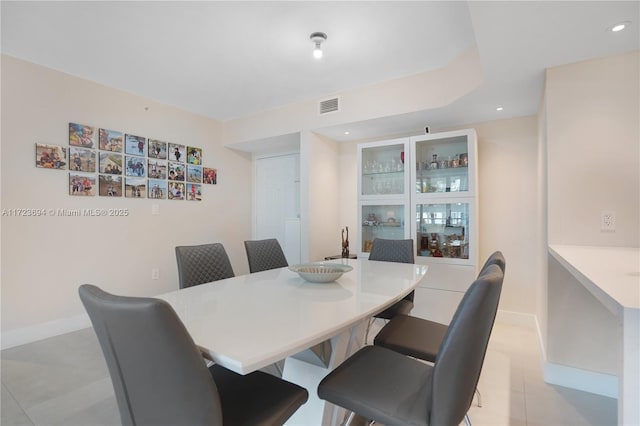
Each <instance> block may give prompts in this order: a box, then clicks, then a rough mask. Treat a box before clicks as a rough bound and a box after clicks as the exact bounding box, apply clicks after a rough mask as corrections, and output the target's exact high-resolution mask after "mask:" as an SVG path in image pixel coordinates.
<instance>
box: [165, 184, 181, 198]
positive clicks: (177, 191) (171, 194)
mask: <svg viewBox="0 0 640 426" xmlns="http://www.w3.org/2000/svg"><path fill="white" fill-rule="evenodd" d="M167 198H169V199H170V200H184V183H182V182H169V190H168V192H167Z"/></svg>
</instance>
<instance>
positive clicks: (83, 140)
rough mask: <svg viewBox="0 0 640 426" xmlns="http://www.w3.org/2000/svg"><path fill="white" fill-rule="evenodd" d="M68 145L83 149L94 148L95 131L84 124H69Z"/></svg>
mask: <svg viewBox="0 0 640 426" xmlns="http://www.w3.org/2000/svg"><path fill="white" fill-rule="evenodd" d="M69 145H72V146H80V147H83V148H94V147H95V130H94V128H93V127H91V126H85V125H84V124H78V123H69Z"/></svg>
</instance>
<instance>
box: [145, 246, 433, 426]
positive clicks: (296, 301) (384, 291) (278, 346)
mask: <svg viewBox="0 0 640 426" xmlns="http://www.w3.org/2000/svg"><path fill="white" fill-rule="evenodd" d="M321 263H325V264H326V263H340V264H348V265H351V266H352V267H353V270H352V271H350V272H346V273H345V274H344V275H342V276H341V277H340V278H339V279H338V280H336V281H335V282H331V283H312V282H308V281H305V280H304V279H302V278H301V277H300V276H298V274H297V273H295V272H292V271H290V270H289V269H288V268H279V269H273V270H268V271H263V272H258V273H254V274H249V275H242V276H237V277H234V278H228V279H224V280H220V281H215V282H212V283H207V284H202V285H198V286H194V287H190V288H186V289H181V290H177V291H173V292H170V293H165V294H162V295H159V296H158V298H160V299H164V300H166V301H167V302H169V304H170V305H171V306H172V307H173V308H174V310H175V311H176V313H177V314H178V316H179V317H180V319H181V320H182V322H183V323H184V325H185V327H186V328H187V330H188V331H189V333H190V334H191V336H192V337H193V340H194V341H195V343H196V345H198V347H199V348H200V350H201V351H202V352H203V354H204V355H205V356H206V357H207V358H210V359H211V360H212V361H214V362H215V363H217V364H219V365H221V366H223V367H226V368H228V369H230V370H233V371H235V372H237V373H239V374H249V373H251V372H253V371H256V370H259V369H262V368H264V367H267V366H269V365H271V364H273V363H276V362H277V361H280V360H282V359H285V358H286V361H285V366H284V372H283V378H285V379H287V380H289V381H291V382H294V383H297V384H299V385H301V386H304V387H306V388H307V390H308V391H309V401H308V402H307V403H306V404H305V405H304V406H302V407H301V408H300V409H299V410H298V411H297V412H296V414H295V415H294V416H293V417H292V418H291V419H289V421H288V422H287V424H291V425H304V426H309V425H325V424H327V425H328V424H336V423H339V422H340V420H341V419H340V416H341V415H342V412H341V411H340V410H339V409H337V408H336V407H334V406H332V405H331V404H329V403H325V402H324V401H322V400H320V399H318V397H317V384H318V382H319V381H320V380H321V379H322V377H324V376H325V375H326V374H327V373H328V372H329V371H331V370H332V369H333V368H335V367H336V366H337V365H339V364H340V363H341V362H342V361H343V360H344V359H345V358H346V357H348V356H349V355H350V354H352V353H353V352H355V351H356V350H357V349H358V348H359V347H361V346H362V344H363V342H362V337H363V336H364V331H365V328H366V324H367V321H368V319H369V318H370V317H371V316H373V315H374V314H376V313H378V312H381V311H383V310H384V309H385V308H386V307H388V306H390V305H392V304H393V303H395V302H396V301H398V300H400V299H402V298H403V297H404V296H406V295H407V294H408V293H410V292H411V291H412V290H413V289H414V288H415V287H416V286H417V285H418V284H419V283H420V280H421V279H422V278H423V277H424V276H425V274H426V272H427V266H426V265H416V264H406V263H393V262H377V261H369V260H365V259H339V260H335V261H329V262H321ZM309 348H315V350H314V352H310V351H307V350H308V349H309ZM327 349H328V351H327ZM323 351H324V352H323ZM314 353H315V354H316V355H314ZM318 353H320V355H318Z"/></svg>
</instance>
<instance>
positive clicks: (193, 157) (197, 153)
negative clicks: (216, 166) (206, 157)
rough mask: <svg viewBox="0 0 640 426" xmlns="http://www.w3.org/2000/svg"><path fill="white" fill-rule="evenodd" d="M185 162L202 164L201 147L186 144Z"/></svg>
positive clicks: (196, 164)
mask: <svg viewBox="0 0 640 426" xmlns="http://www.w3.org/2000/svg"><path fill="white" fill-rule="evenodd" d="M187 163H189V164H193V165H195V166H200V165H202V148H198V147H195V146H187Z"/></svg>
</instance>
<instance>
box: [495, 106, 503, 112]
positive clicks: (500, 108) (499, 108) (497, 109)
mask: <svg viewBox="0 0 640 426" xmlns="http://www.w3.org/2000/svg"><path fill="white" fill-rule="evenodd" d="M503 109H504V108H502V107H498V108H496V111H502V110H503Z"/></svg>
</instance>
